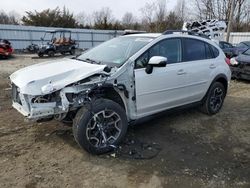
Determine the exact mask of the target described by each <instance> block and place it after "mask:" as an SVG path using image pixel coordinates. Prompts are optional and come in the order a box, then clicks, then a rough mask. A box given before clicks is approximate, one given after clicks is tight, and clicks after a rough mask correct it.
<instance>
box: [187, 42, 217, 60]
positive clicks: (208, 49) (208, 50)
mask: <svg viewBox="0 0 250 188" xmlns="http://www.w3.org/2000/svg"><path fill="white" fill-rule="evenodd" d="M183 43H184V54H183V60H184V61H197V60H203V59H212V58H215V57H217V56H218V55H219V50H218V49H217V48H215V47H214V46H213V45H210V44H208V43H206V42H203V41H200V40H196V39H184V40H183Z"/></svg>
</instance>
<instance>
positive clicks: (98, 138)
mask: <svg viewBox="0 0 250 188" xmlns="http://www.w3.org/2000/svg"><path fill="white" fill-rule="evenodd" d="M91 106H92V109H91V108H88V109H87V108H84V107H82V108H81V109H80V110H79V111H78V112H77V114H76V117H75V119H74V122H73V134H74V137H75V140H76V142H77V143H78V144H79V145H80V146H81V147H82V148H83V149H85V150H86V151H88V152H90V153H92V154H103V153H106V152H109V151H111V150H113V149H114V146H117V145H118V144H119V143H120V142H121V141H122V140H123V138H124V137H125V134H126V132H127V128H128V122H127V116H126V113H125V110H124V109H123V108H122V107H121V106H120V105H119V104H117V103H115V102H114V101H112V100H109V99H97V100H95V101H94V102H93V103H92V105H91Z"/></svg>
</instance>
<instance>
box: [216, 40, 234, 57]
mask: <svg viewBox="0 0 250 188" xmlns="http://www.w3.org/2000/svg"><path fill="white" fill-rule="evenodd" d="M219 46H220V48H221V49H222V50H223V52H224V53H225V55H226V57H227V58H231V57H235V56H236V48H235V47H234V46H233V45H232V44H231V43H229V42H224V41H219Z"/></svg>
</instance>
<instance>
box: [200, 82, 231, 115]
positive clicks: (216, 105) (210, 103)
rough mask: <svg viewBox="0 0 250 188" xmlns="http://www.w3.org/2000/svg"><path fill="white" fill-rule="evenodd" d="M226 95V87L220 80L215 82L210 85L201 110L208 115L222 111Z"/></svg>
mask: <svg viewBox="0 0 250 188" xmlns="http://www.w3.org/2000/svg"><path fill="white" fill-rule="evenodd" d="M225 96H226V89H225V87H224V86H223V84H222V83H220V82H214V83H212V85H211V86H210V88H209V90H208V92H207V94H206V96H205V98H204V99H203V102H202V106H201V111H202V112H203V113H205V114H208V115H214V114H216V113H218V112H219V111H220V109H221V108H222V106H223V102H224V99H225Z"/></svg>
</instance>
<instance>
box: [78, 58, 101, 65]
mask: <svg viewBox="0 0 250 188" xmlns="http://www.w3.org/2000/svg"><path fill="white" fill-rule="evenodd" d="M76 60H79V61H85V62H87V63H91V64H98V65H100V64H101V61H96V60H94V59H90V58H86V59H79V58H77V59H76Z"/></svg>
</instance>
